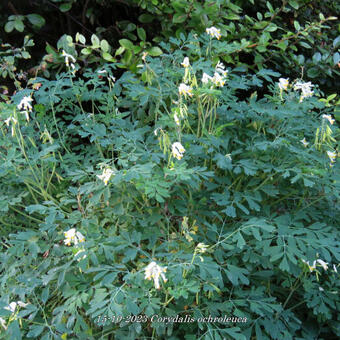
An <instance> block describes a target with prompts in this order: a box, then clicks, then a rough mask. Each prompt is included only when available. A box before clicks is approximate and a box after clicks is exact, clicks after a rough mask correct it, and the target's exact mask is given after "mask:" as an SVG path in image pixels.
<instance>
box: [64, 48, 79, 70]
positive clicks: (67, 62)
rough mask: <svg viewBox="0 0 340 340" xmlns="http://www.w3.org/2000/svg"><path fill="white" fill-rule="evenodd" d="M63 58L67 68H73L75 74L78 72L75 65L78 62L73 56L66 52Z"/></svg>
mask: <svg viewBox="0 0 340 340" xmlns="http://www.w3.org/2000/svg"><path fill="white" fill-rule="evenodd" d="M61 55H62V56H63V57H65V64H66V66H67V67H71V69H72V71H73V72H75V71H76V67H75V65H74V63H75V62H76V59H75V58H74V57H73V56H72V55H71V54H68V53H66V52H65V51H64V50H63V52H62V54H61ZM70 60H71V62H70Z"/></svg>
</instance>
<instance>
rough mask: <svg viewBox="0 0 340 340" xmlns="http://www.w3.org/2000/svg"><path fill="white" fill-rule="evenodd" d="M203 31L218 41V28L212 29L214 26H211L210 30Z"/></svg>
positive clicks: (219, 36)
mask: <svg viewBox="0 0 340 340" xmlns="http://www.w3.org/2000/svg"><path fill="white" fill-rule="evenodd" d="M205 31H206V32H207V33H208V34H209V35H210V36H211V37H213V38H214V37H215V38H217V40H219V39H220V38H221V30H220V29H218V28H216V27H214V26H212V27H210V28H207V29H206V30H205Z"/></svg>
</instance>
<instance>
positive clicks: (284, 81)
mask: <svg viewBox="0 0 340 340" xmlns="http://www.w3.org/2000/svg"><path fill="white" fill-rule="evenodd" d="M288 79H289V78H287V79H285V78H280V79H279V88H280V90H287V88H288V85H289V80H288Z"/></svg>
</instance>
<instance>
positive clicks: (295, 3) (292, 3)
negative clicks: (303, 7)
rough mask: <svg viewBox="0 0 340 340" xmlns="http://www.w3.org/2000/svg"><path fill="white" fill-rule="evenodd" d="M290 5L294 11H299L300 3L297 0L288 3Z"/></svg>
mask: <svg viewBox="0 0 340 340" xmlns="http://www.w3.org/2000/svg"><path fill="white" fill-rule="evenodd" d="M288 3H289V5H290V6H292V7H293V8H294V9H299V7H300V6H299V3H298V2H297V1H295V0H289V1H288Z"/></svg>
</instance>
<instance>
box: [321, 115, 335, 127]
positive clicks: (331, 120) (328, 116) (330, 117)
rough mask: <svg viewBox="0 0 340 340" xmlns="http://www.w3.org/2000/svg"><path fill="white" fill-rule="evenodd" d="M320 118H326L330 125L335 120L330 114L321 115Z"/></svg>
mask: <svg viewBox="0 0 340 340" xmlns="http://www.w3.org/2000/svg"><path fill="white" fill-rule="evenodd" d="M322 118H324V119H327V120H328V121H329V122H330V123H331V125H333V123H334V122H335V119H333V118H332V116H331V115H322Z"/></svg>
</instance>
